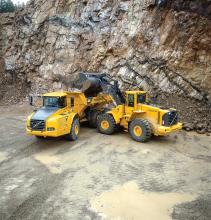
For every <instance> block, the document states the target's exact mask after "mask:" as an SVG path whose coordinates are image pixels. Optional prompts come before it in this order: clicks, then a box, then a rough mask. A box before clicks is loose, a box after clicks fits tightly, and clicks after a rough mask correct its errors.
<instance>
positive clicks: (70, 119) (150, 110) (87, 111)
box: [27, 73, 182, 142]
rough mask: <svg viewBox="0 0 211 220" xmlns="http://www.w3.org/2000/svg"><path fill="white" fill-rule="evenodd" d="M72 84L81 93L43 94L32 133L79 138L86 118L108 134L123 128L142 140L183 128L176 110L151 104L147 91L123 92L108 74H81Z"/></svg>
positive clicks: (30, 122) (29, 126) (31, 119)
mask: <svg viewBox="0 0 211 220" xmlns="http://www.w3.org/2000/svg"><path fill="white" fill-rule="evenodd" d="M72 84H73V87H74V88H75V89H79V92H78V91H77V92H52V93H47V94H44V95H43V96H42V101H43V106H42V107H41V108H40V109H38V110H35V111H34V112H33V113H32V114H31V115H29V117H28V119H27V133H28V134H31V135H35V136H36V137H59V136H66V137H67V138H68V139H70V140H76V139H77V138H78V135H79V131H80V122H82V121H84V120H86V121H88V123H89V125H90V126H91V127H96V128H97V130H98V131H99V132H100V133H102V134H106V135H111V134H113V133H114V132H116V131H118V130H119V129H120V128H123V129H124V130H125V131H128V132H129V134H130V136H131V138H132V139H133V140H135V141H138V142H146V141H148V140H149V139H150V138H151V136H152V135H156V136H165V135H167V134H169V133H171V132H175V131H178V130H180V129H182V124H181V123H179V122H178V114H177V111H176V109H161V108H159V107H156V106H154V105H151V104H149V102H148V97H147V93H146V92H145V91H126V92H125V95H123V93H122V92H121V91H120V89H119V86H118V81H116V80H113V79H112V78H111V77H110V76H109V75H107V74H95V73H80V74H79V75H78V78H77V79H76V80H75V81H74V82H73V83H72Z"/></svg>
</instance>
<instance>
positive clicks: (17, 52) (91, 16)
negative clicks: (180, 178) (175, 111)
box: [0, 0, 211, 126]
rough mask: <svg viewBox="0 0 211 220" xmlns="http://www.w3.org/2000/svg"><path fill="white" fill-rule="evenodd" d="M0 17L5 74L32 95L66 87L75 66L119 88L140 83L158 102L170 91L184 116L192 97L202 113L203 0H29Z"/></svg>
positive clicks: (208, 21) (210, 91) (205, 93)
mask: <svg viewBox="0 0 211 220" xmlns="http://www.w3.org/2000/svg"><path fill="white" fill-rule="evenodd" d="M0 16H1V25H3V27H4V28H3V29H4V37H1V40H0V41H1V44H0V45H3V46H2V47H1V48H2V53H3V57H4V60H5V76H6V78H8V77H9V78H11V79H13V82H14V79H15V82H21V85H23V84H24V85H25V86H24V88H29V89H30V90H31V92H32V93H34V94H36V93H42V92H45V91H51V90H58V89H68V87H69V85H70V84H69V82H70V81H71V79H72V78H73V77H74V75H76V74H77V73H78V72H80V71H85V70H86V71H96V72H107V73H109V74H111V75H112V76H113V77H115V78H117V79H119V81H120V83H121V87H122V88H123V89H137V88H139V89H145V90H147V91H149V92H150V94H151V95H152V96H158V100H159V102H160V103H165V104H167V105H168V103H170V104H172V102H171V100H174V97H175V102H173V103H176V104H175V105H176V107H177V108H179V110H180V112H181V114H182V117H183V118H184V119H186V120H188V121H191V120H193V118H195V116H194V117H192V116H191V119H189V113H188V112H189V111H192V110H191V109H190V110H188V112H186V111H187V109H186V107H189V106H190V108H192V109H196V106H197V105H198V103H200V104H199V108H200V109H201V106H203V108H202V110H201V111H202V112H201V113H199V115H201V116H200V117H199V118H200V122H201V121H203V118H204V115H205V119H206V118H208V114H209V113H210V112H209V111H210V107H209V103H211V3H210V1H208V0H207V1H206V0H205V1H199V0H167V1H166V0H161V1H160V0H159V1H158V0H131V1H126V0H97V1H94V0H80V1H75V0H54V1H44V0H31V1H30V3H29V4H28V5H27V6H26V9H25V10H23V11H20V12H18V13H16V15H14V19H13V20H14V21H13V23H12V25H11V18H8V16H9V15H0ZM2 18H3V19H2ZM2 21H5V22H2ZM7 21H10V22H9V23H7ZM5 35H6V36H7V38H6V39H7V40H5ZM2 39H4V40H2ZM2 42H4V43H2ZM24 91H25V92H26V91H27V89H25V90H24ZM169 97H170V98H169ZM183 100H185V101H187V102H188V103H187V106H186V105H185V104H184V102H183ZM189 104H190V105H189ZM197 108H198V106H197ZM184 109H185V111H184ZM195 112H196V113H197V111H195ZM186 114H187V115H186ZM209 115H210V114H209ZM207 120H208V121H209V122H207ZM207 120H206V121H205V122H203V123H206V125H207V126H209V123H210V126H211V122H210V119H207Z"/></svg>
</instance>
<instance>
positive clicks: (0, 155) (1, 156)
mask: <svg viewBox="0 0 211 220" xmlns="http://www.w3.org/2000/svg"><path fill="white" fill-rule="evenodd" d="M6 159H7V154H6V153H4V152H0V162H2V161H4V160H6Z"/></svg>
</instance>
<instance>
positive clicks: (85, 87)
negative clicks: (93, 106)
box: [73, 73, 102, 97]
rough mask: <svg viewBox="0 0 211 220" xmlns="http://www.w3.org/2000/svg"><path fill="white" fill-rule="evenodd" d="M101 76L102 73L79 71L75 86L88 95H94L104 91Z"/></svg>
mask: <svg viewBox="0 0 211 220" xmlns="http://www.w3.org/2000/svg"><path fill="white" fill-rule="evenodd" d="M100 76H102V74H95V73H79V74H78V76H77V78H76V80H75V81H74V82H73V86H74V87H75V88H77V89H80V90H81V91H82V92H83V93H84V94H85V96H86V97H94V96H96V95H97V94H98V93H100V92H102V86H101V80H100Z"/></svg>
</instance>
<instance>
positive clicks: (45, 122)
mask: <svg viewBox="0 0 211 220" xmlns="http://www.w3.org/2000/svg"><path fill="white" fill-rule="evenodd" d="M86 106H87V100H86V97H85V96H84V94H83V93H81V92H52V93H46V94H44V95H43V96H42V107H41V108H39V109H37V110H35V111H34V112H33V113H31V114H30V115H29V116H28V118H27V128H26V130H27V133H28V134H30V135H35V136H37V137H58V136H62V135H66V136H69V137H70V139H72V140H76V139H77V137H78V133H79V128H80V123H79V121H80V117H81V115H82V112H83V111H84V109H85V108H86Z"/></svg>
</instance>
